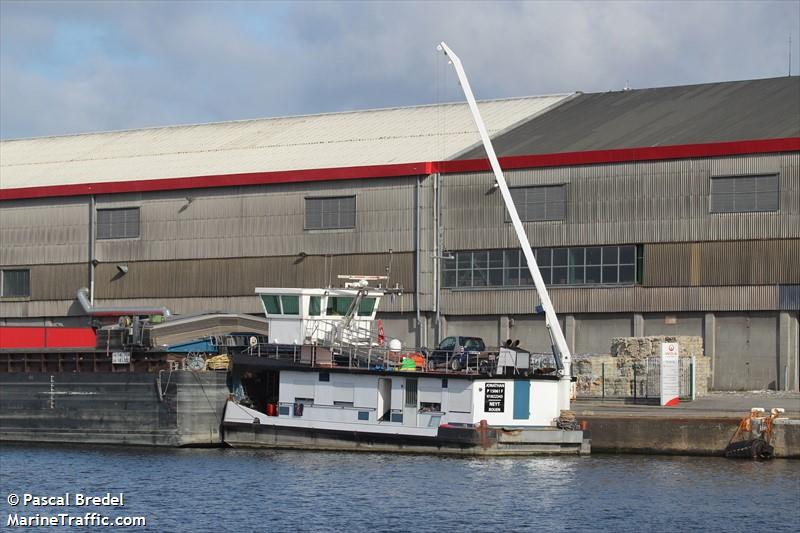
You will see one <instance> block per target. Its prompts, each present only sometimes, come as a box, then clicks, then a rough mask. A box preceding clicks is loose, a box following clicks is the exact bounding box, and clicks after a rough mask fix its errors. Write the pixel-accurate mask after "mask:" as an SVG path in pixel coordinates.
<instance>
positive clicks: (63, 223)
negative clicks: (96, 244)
mask: <svg viewBox="0 0 800 533" xmlns="http://www.w3.org/2000/svg"><path fill="white" fill-rule="evenodd" d="M89 210H90V207H89V198H87V197H75V198H46V199H41V200H15V201H5V202H0V266H13V265H24V266H30V265H37V264H47V263H75V262H78V261H88V257H89V226H88V224H89Z"/></svg>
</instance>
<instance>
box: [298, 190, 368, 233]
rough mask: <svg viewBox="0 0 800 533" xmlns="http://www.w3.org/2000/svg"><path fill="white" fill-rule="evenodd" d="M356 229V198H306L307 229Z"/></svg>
mask: <svg viewBox="0 0 800 533" xmlns="http://www.w3.org/2000/svg"><path fill="white" fill-rule="evenodd" d="M355 227H356V197H355V196H329V197H325V198H306V226H305V229H307V230H308V229H345V228H355Z"/></svg>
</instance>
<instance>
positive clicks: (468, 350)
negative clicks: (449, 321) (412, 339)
mask: <svg viewBox="0 0 800 533" xmlns="http://www.w3.org/2000/svg"><path fill="white" fill-rule="evenodd" d="M485 351H486V344H484V342H483V339H482V338H480V337H456V336H454V337H446V338H445V339H443V340H442V342H440V343H439V346H438V347H437V348H436V349H435V350H433V351H432V352H431V353H430V354H429V355H428V370H436V369H439V368H449V369H450V370H453V371H459V370H461V369H463V368H467V367H469V368H477V367H478V364H479V359H480V356H481V355H482V354H483V352H485Z"/></svg>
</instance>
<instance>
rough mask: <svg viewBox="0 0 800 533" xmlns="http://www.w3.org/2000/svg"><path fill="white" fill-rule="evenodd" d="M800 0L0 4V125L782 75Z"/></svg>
mask: <svg viewBox="0 0 800 533" xmlns="http://www.w3.org/2000/svg"><path fill="white" fill-rule="evenodd" d="M799 6H800V4H798V3H797V2H691V3H689V2H676V3H672V2H619V3H616V2H552V3H550V2H522V3H518V2H514V3H506V2H486V3H484V2H464V3H459V2H439V3H436V2H397V3H389V2H355V3H352V2H294V3H278V2H263V3H256V2H244V3H231V2H224V3H214V2H197V3H191V4H190V3H185V2H162V3H155V2H135V3H134V2H53V3H48V2H12V1H5V2H2V3H0V136H1V137H2V138H16V137H25V136H40V135H55V134H66V133H78V132H85V131H101V130H109V129H128V128H137V127H147V126H157V125H169V124H177V123H197V122H209V121H222V120H235V119H246V118H256V117H265V116H282V115H290V114H305V113H319V112H330V111H339V110H351V109H365V108H371V107H391V106H401V105H413V104H423V103H435V102H437V101H453V100H461V99H462V95H461V92H460V90H459V88H458V84H457V82H456V80H455V76H454V74H453V73H452V71H451V70H450V69H449V67H448V66H447V65H446V62H445V60H444V59H443V58H442V57H441V55H440V54H438V53H437V52H436V51H435V46H436V44H437V43H438V42H439V41H440V40H446V41H447V42H448V44H450V46H451V47H452V48H453V49H454V50H456V52H457V53H458V54H459V55H460V56H461V58H462V60H463V61H464V63H465V66H466V68H467V72H468V74H469V76H470V80H471V82H472V85H473V88H474V90H475V93H476V96H478V98H498V97H509V96H523V95H530V94H547V93H554V92H568V91H573V90H581V91H584V92H592V91H605V90H611V89H620V88H622V87H623V86H625V85H626V83H630V85H632V86H633V87H652V86H664V85H679V84H689V83H702V82H709V81H722V80H731V79H749V78H759V77H770V76H781V75H785V74H786V72H787V70H788V65H787V55H788V43H787V39H788V37H789V34H790V33H793V42H794V48H795V50H794V53H793V56H794V67H793V70H794V72H795V73H797V72H798V71H800V68H798V62H800V46H799V44H800V35H798V33H799V28H798V24H797V20H798V19H799V18H800V7H799Z"/></svg>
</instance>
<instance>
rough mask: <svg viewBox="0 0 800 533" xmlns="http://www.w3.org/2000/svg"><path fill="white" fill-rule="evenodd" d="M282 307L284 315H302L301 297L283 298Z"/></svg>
mask: <svg viewBox="0 0 800 533" xmlns="http://www.w3.org/2000/svg"><path fill="white" fill-rule="evenodd" d="M281 306H282V307H283V314H284V315H299V314H300V297H299V296H281Z"/></svg>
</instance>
